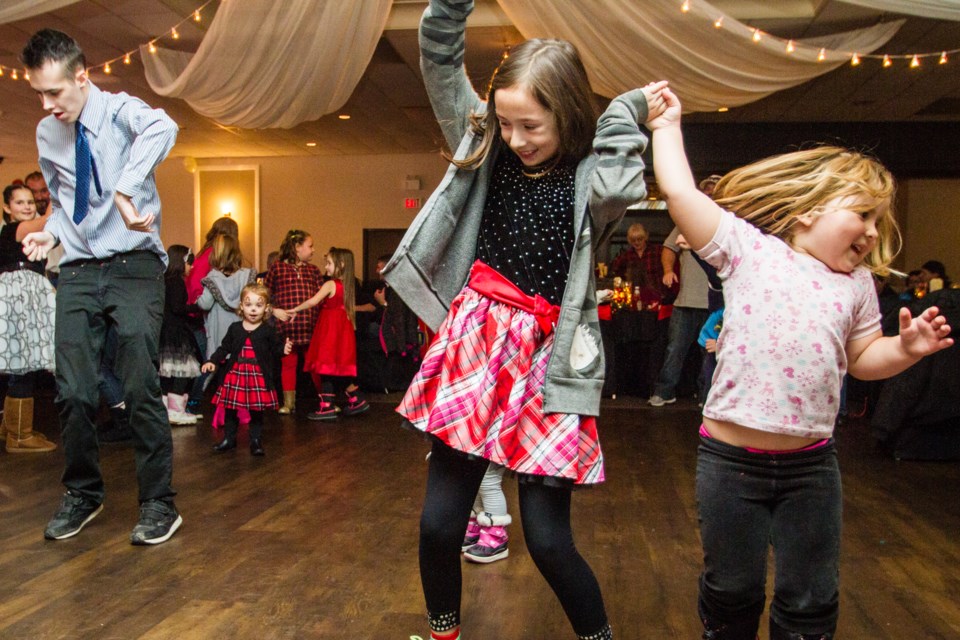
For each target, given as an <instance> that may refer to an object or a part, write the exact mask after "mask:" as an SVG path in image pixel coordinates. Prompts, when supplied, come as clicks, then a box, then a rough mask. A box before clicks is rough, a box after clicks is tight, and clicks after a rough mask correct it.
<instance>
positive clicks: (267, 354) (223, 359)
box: [207, 320, 284, 389]
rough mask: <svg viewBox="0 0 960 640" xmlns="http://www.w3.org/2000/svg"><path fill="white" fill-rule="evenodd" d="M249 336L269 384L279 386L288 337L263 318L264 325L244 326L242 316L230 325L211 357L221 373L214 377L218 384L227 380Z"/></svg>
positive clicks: (272, 386)
mask: <svg viewBox="0 0 960 640" xmlns="http://www.w3.org/2000/svg"><path fill="white" fill-rule="evenodd" d="M247 338H250V344H251V345H252V346H253V353H254V355H255V356H256V358H257V364H258V365H260V370H261V371H263V377H264V381H265V382H266V385H267V388H268V389H270V388H276V386H277V383H278V382H280V376H279V375H277V366H278V365H279V363H280V357H281V356H282V355H283V345H284V339H283V338H282V337H280V334H278V333H277V331H276V329H274V328H273V327H272V326H270V325H269V324H267V323H266V322H261V323H260V326H259V327H257V328H256V329H254V330H253V331H247V330H246V329H244V328H243V321H242V320H241V321H238V322H234V323H233V324H232V325H230V328H229V329H227V335H225V336H224V337H223V341H222V342H221V343H220V346H219V347H218V348H217V350H216V351H214V352H213V355H211V356H210V359H209V360H207V362H212V363H213V364H215V365H217V377H216V379H215V380H214V382H215V384H216V386H218V387H219V386H220V385H221V384H222V383H223V378H224V376H226V375H227V372H228V371H230V369H231V368H232V367H233V365H234V364H235V363H236V362H237V358H238V357H240V350H241V349H243V345H244V343H245V342H246V341H247Z"/></svg>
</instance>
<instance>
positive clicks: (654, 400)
mask: <svg viewBox="0 0 960 640" xmlns="http://www.w3.org/2000/svg"><path fill="white" fill-rule="evenodd" d="M676 401H677V399H676V398H669V399H668V398H661V397H660V396H657V395H653V396H650V399H649V400H647V404H649V405H650V406H651V407H662V406H663V405H665V404H673V403H674V402H676Z"/></svg>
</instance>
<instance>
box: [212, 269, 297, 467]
mask: <svg viewBox="0 0 960 640" xmlns="http://www.w3.org/2000/svg"><path fill="white" fill-rule="evenodd" d="M269 308H270V290H269V289H267V287H266V286H264V285H262V284H259V283H256V282H254V283H251V284H248V285H247V286H245V287H244V288H243V291H242V292H241V293H240V309H239V314H240V317H241V318H242V320H241V321H240V322H235V323H233V324H232V325H230V328H229V329H228V330H227V334H226V335H225V336H224V337H223V341H222V342H221V343H220V347H219V348H217V350H216V351H214V352H213V354H212V355H211V356H210V358H209V360H207V362H205V363H204V364H203V367H202V369H201V370H202V371H203V372H204V373H207V372H213V371H217V369H218V368H219V376H218V378H217V382H219V385H218V388H217V392H216V394H215V395H214V398H213V402H214V404H216V405H217V406H221V407H223V409H224V412H225V418H224V436H223V440H221V441H220V442H219V443H218V444H216V445H215V446H214V447H213V450H214V451H216V452H217V453H223V452H225V451H229V450H231V449H235V448H236V446H237V427H238V418H237V410H238V409H246V410H248V411H249V412H250V454H251V455H254V456H262V455H263V440H262V433H263V411H264V410H265V409H276V408H277V391H276V369H277V362H278V361H279V359H280V358H281V356H284V355H286V354H289V353H290V351H291V350H292V349H293V343H291V342H290V339H289V338H287V339H286V340H283V339H282V338H281V337H280V336H279V334H278V333H277V332H276V330H275V329H274V328H273V327H271V326H270V325H269V324H267V323H266V322H264V319H265V318H266V315H267V312H268V310H269Z"/></svg>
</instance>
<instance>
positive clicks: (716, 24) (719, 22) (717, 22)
mask: <svg viewBox="0 0 960 640" xmlns="http://www.w3.org/2000/svg"><path fill="white" fill-rule="evenodd" d="M713 26H714V27H716V28H717V29H719V28H720V27H722V26H723V16H720V17H719V18H717V19H716V20H714V21H713Z"/></svg>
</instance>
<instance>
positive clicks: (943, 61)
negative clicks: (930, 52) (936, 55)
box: [940, 51, 947, 64]
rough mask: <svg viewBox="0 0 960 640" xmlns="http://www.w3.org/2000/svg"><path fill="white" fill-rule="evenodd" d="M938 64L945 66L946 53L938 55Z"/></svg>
mask: <svg viewBox="0 0 960 640" xmlns="http://www.w3.org/2000/svg"><path fill="white" fill-rule="evenodd" d="M940 64H947V52H946V51H944V52H943V53H941V54H940Z"/></svg>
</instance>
